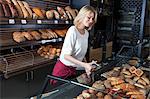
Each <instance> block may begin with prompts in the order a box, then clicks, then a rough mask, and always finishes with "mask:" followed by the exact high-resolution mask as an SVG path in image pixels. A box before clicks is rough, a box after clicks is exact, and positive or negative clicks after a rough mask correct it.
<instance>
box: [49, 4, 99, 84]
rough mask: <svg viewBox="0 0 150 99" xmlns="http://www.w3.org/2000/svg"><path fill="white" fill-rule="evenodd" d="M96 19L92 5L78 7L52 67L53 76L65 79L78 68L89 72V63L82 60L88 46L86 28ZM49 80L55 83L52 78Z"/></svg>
mask: <svg viewBox="0 0 150 99" xmlns="http://www.w3.org/2000/svg"><path fill="white" fill-rule="evenodd" d="M96 21H97V12H96V10H95V9H94V8H93V7H91V6H88V5H86V6H84V7H82V8H81V9H80V11H79V13H78V15H77V16H76V18H75V19H74V25H73V26H71V27H70V28H69V29H68V31H67V33H66V37H65V40H64V43H63V47H62V51H61V54H60V59H59V60H58V61H57V63H56V65H55V67H54V69H53V73H52V75H53V76H57V77H61V78H64V79H66V78H68V77H70V76H75V75H76V70H78V69H85V71H86V73H87V75H90V74H91V70H92V69H93V67H92V65H91V63H86V62H82V61H83V58H84V57H85V54H86V52H87V48H88V37H89V32H88V30H90V29H91V28H92V26H93V25H94V24H95V23H96ZM51 81H52V82H51V83H55V82H54V80H51Z"/></svg>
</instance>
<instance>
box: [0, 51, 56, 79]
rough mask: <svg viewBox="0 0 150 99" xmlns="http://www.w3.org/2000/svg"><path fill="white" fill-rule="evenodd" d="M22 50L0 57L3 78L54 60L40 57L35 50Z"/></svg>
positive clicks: (0, 69)
mask: <svg viewBox="0 0 150 99" xmlns="http://www.w3.org/2000/svg"><path fill="white" fill-rule="evenodd" d="M21 49H23V48H21ZM23 50H24V51H23V52H22V51H21V52H12V53H11V54H7V55H2V56H1V57H0V63H1V65H0V71H1V72H3V73H4V76H5V78H8V77H10V76H11V75H14V74H13V73H16V72H20V71H22V72H23V71H25V70H32V69H33V68H34V69H35V68H39V67H42V64H48V63H52V62H55V61H54V60H50V59H47V58H44V57H41V56H40V55H38V54H37V53H36V50H31V51H27V50H25V49H23Z"/></svg>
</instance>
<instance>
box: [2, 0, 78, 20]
mask: <svg viewBox="0 0 150 99" xmlns="http://www.w3.org/2000/svg"><path fill="white" fill-rule="evenodd" d="M77 13H78V10H77V9H73V8H71V7H70V6H67V7H65V8H63V7H60V6H57V7H56V8H54V9H50V10H47V11H46V10H44V9H42V8H40V7H31V6H29V4H28V3H27V2H25V1H21V0H0V17H13V18H14V17H17V18H27V19H46V18H47V19H61V20H73V19H74V18H75V17H76V15H77Z"/></svg>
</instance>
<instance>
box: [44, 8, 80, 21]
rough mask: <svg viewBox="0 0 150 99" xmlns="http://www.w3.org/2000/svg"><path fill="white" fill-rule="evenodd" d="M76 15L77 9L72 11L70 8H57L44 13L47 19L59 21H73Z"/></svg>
mask: <svg viewBox="0 0 150 99" xmlns="http://www.w3.org/2000/svg"><path fill="white" fill-rule="evenodd" d="M77 14H78V10H77V9H73V8H71V7H70V6H66V7H65V8H63V7H60V6H57V7H56V10H48V11H46V17H47V19H53V18H55V19H61V20H73V19H74V18H75V17H76V16H77Z"/></svg>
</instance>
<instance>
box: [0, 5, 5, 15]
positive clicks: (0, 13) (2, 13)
mask: <svg viewBox="0 0 150 99" xmlns="http://www.w3.org/2000/svg"><path fill="white" fill-rule="evenodd" d="M4 16H5V15H4V10H3V6H2V3H0V17H4Z"/></svg>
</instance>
